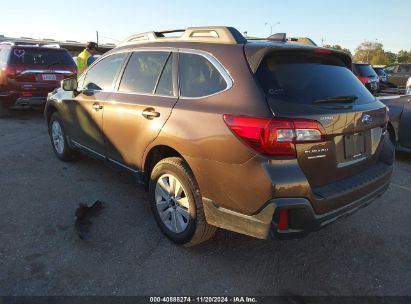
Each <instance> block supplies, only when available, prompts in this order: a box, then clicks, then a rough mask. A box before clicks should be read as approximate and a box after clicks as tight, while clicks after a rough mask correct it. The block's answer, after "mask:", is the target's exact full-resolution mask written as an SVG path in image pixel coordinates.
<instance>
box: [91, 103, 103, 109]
mask: <svg viewBox="0 0 411 304" xmlns="http://www.w3.org/2000/svg"><path fill="white" fill-rule="evenodd" d="M93 109H94V110H95V111H98V110H102V109H103V106H102V105H100V104H99V103H95V104H93Z"/></svg>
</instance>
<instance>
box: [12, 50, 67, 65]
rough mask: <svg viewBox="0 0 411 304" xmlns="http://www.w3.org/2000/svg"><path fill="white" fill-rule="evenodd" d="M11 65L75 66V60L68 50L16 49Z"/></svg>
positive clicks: (13, 51)
mask: <svg viewBox="0 0 411 304" xmlns="http://www.w3.org/2000/svg"><path fill="white" fill-rule="evenodd" d="M10 63H11V64H29V65H46V66H53V65H66V66H67V65H69V66H73V65H75V63H74V61H73V59H72V58H71V56H70V55H69V53H68V52H67V51H66V50H63V49H56V50H49V49H47V50H46V49H36V48H22V47H19V48H14V49H13V50H12V52H11V58H10Z"/></svg>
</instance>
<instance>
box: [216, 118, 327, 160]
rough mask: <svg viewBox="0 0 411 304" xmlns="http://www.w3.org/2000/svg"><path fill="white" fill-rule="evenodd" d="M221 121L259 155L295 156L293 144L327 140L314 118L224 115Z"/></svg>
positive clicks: (322, 129)
mask: <svg viewBox="0 0 411 304" xmlns="http://www.w3.org/2000/svg"><path fill="white" fill-rule="evenodd" d="M224 121H225V123H226V124H227V126H228V127H229V128H230V130H231V131H232V132H233V133H234V134H235V135H236V136H238V137H239V138H240V139H241V140H242V141H243V142H244V143H245V144H246V145H247V146H249V147H250V148H252V149H253V150H255V151H256V152H258V153H261V154H267V155H274V156H293V157H295V156H296V150H295V144H297V143H312V142H321V141H325V140H326V134H325V131H324V128H323V127H322V125H321V124H320V123H319V122H317V121H314V120H306V119H289V118H256V117H248V116H237V115H231V114H225V115H224Z"/></svg>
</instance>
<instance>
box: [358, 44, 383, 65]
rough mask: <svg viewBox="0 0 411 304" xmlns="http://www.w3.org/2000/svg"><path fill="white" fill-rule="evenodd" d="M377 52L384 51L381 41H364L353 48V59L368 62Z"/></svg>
mask: <svg viewBox="0 0 411 304" xmlns="http://www.w3.org/2000/svg"><path fill="white" fill-rule="evenodd" d="M378 53H384V49H383V45H382V43H379V42H371V41H365V42H363V43H361V44H360V45H359V46H358V47H357V48H356V49H355V54H354V56H353V60H354V61H362V62H369V61H370V60H371V58H373V57H374V56H375V55H376V54H378ZM379 56H381V55H379Z"/></svg>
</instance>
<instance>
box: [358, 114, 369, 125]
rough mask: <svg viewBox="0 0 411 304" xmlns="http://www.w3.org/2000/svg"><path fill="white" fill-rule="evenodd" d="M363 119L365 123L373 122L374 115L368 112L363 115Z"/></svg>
mask: <svg viewBox="0 0 411 304" xmlns="http://www.w3.org/2000/svg"><path fill="white" fill-rule="evenodd" d="M361 121H362V123H363V124H364V125H369V124H371V123H372V117H371V116H370V115H368V114H366V115H364V116H363V117H362V120H361Z"/></svg>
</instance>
